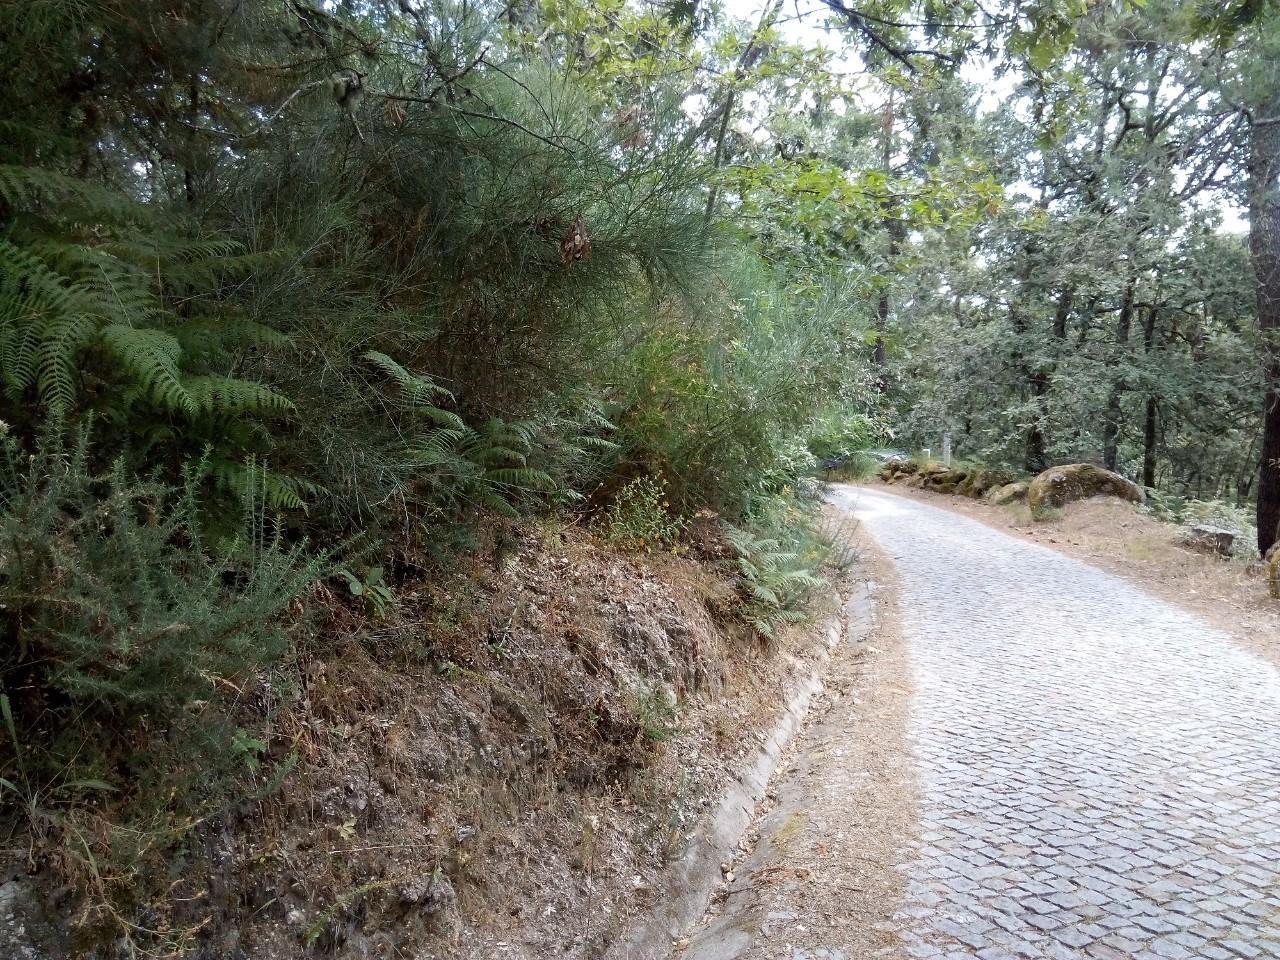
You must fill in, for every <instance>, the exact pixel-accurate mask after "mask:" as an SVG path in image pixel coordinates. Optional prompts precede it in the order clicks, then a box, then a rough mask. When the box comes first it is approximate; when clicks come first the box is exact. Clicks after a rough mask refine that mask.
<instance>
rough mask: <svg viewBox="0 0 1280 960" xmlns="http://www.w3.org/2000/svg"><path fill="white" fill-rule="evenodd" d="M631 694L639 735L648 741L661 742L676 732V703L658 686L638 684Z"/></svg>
mask: <svg viewBox="0 0 1280 960" xmlns="http://www.w3.org/2000/svg"><path fill="white" fill-rule="evenodd" d="M632 696H633V697H634V698H635V704H636V720H637V722H638V723H639V724H640V734H641V736H643V737H644V738H645V739H646V740H648V741H649V742H650V743H661V742H662V741H663V740H667V739H669V738H670V737H671V736H672V735H674V734H675V733H676V731H677V730H678V729H679V728H678V726H677V724H676V704H675V703H674V702H673V701H672V700H670V699H668V697H667V695H666V694H665V693H664V692H663V691H662V690H661V689H660V688H658V687H651V686H645V685H640V686H638V687H636V688H635V689H634V690H633V691H632Z"/></svg>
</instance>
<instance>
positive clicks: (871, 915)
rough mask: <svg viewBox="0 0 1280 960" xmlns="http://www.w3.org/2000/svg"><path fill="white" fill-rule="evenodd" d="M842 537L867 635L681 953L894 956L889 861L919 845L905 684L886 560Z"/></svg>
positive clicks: (836, 662) (897, 884)
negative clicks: (864, 582)
mask: <svg viewBox="0 0 1280 960" xmlns="http://www.w3.org/2000/svg"><path fill="white" fill-rule="evenodd" d="M853 542H854V543H856V545H857V549H858V551H859V554H860V558H861V563H860V565H859V572H860V574H861V575H863V576H866V577H867V578H868V579H869V580H870V581H871V583H872V584H873V585H874V590H873V593H872V596H873V603H874V612H873V627H872V629H871V632H870V633H869V634H868V635H867V638H866V639H865V640H864V641H863V642H862V643H860V644H857V645H856V646H855V647H844V648H838V649H837V650H836V651H835V654H834V657H833V662H832V667H831V670H830V672H829V673H828V675H827V680H826V690H825V693H824V694H823V697H822V700H821V702H820V703H818V704H815V706H814V708H813V710H812V713H811V718H812V719H811V722H810V724H809V726H808V727H807V729H806V730H805V732H804V734H803V735H802V736H801V737H799V738H797V740H796V742H795V745H794V747H793V750H792V755H791V757H790V758H789V761H788V762H787V763H786V764H784V766H783V768H782V772H780V774H779V776H778V780H777V782H776V783H775V784H774V785H773V786H772V787H771V790H770V792H769V794H768V798H767V800H766V802H765V803H764V804H762V806H761V809H760V810H758V811H757V817H756V821H755V823H754V825H753V827H752V828H751V830H750V831H749V832H748V834H747V836H746V838H744V844H743V851H742V854H741V855H740V856H739V857H738V858H737V859H736V860H735V862H733V863H726V864H725V871H726V873H725V877H726V883H725V887H724V889H723V890H722V892H721V895H720V896H719V897H718V898H717V899H716V900H715V901H714V902H713V905H712V909H711V910H710V911H709V912H708V915H707V917H706V918H705V920H704V925H703V927H702V928H701V929H700V930H699V931H698V932H696V933H695V934H694V935H693V936H692V937H691V938H689V940H688V941H687V942H684V943H681V944H679V945H678V947H679V950H678V951H677V956H679V957H680V958H681V960H727V958H733V960H765V958H774V957H779V956H786V957H792V956H795V957H812V958H819V957H830V958H857V960H862V958H871V957H896V956H898V952H897V950H898V947H897V945H896V943H897V941H896V938H895V936H894V935H893V932H892V931H893V929H894V927H895V925H894V923H893V921H892V917H893V914H894V912H895V911H896V910H897V909H898V906H899V904H900V903H901V901H902V897H903V884H904V877H903V874H902V873H901V872H900V871H899V870H898V869H897V866H898V865H899V864H901V863H903V862H906V861H907V860H909V859H910V858H911V852H912V850H913V849H914V848H915V846H916V845H917V843H918V817H917V811H916V803H917V792H918V785H917V783H916V780H915V772H914V771H915V764H914V763H913V762H912V761H911V759H910V748H909V745H908V742H907V718H908V710H909V705H910V699H911V687H910V680H909V672H908V669H907V664H906V652H905V649H904V646H903V643H902V639H901V637H900V636H899V634H898V632H897V629H896V625H895V624H896V620H897V617H896V616H895V615H894V614H893V610H894V607H895V604H896V602H897V599H896V592H895V588H894V585H893V580H892V567H891V565H890V564H889V563H888V561H887V560H886V559H885V558H884V557H883V556H882V555H880V554H879V552H878V550H877V549H876V548H875V547H874V545H873V544H872V543H871V542H870V540H869V539H867V538H865V537H862V536H861V535H858V534H854V535H853Z"/></svg>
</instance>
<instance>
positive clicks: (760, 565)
mask: <svg viewBox="0 0 1280 960" xmlns="http://www.w3.org/2000/svg"><path fill="white" fill-rule="evenodd" d="M724 532H725V537H726V539H728V541H729V543H730V544H731V545H732V546H733V549H734V552H735V553H736V554H737V566H738V573H739V575H740V576H741V578H742V587H743V592H744V606H743V615H744V617H745V619H746V620H747V622H748V623H750V624H751V625H752V626H753V627H754V628H755V629H756V630H757V631H758V632H759V633H760V634H761V635H762V636H764V637H767V638H773V637H774V635H775V633H776V630H777V629H778V627H780V626H781V625H782V624H785V623H795V622H799V621H802V620H804V619H805V617H806V616H807V609H808V605H809V600H810V598H811V597H812V595H813V593H814V592H815V591H816V590H819V589H821V588H822V587H825V586H826V585H827V582H826V580H824V579H823V577H822V576H821V573H820V571H821V569H822V566H823V564H824V563H825V562H826V561H827V560H828V558H829V557H830V543H828V542H827V541H826V540H825V539H824V538H823V537H822V536H821V535H820V533H819V532H818V530H817V528H816V526H815V525H814V521H813V518H812V516H811V514H810V511H809V510H806V509H805V508H804V507H802V506H800V505H798V504H797V502H796V501H795V500H793V499H790V498H787V497H783V496H772V497H768V498H763V499H761V500H760V501H759V502H757V504H756V505H755V507H754V509H753V510H752V512H751V513H750V514H749V515H748V517H747V518H746V520H745V521H744V523H743V525H741V526H735V525H733V524H728V523H726V524H725V525H724Z"/></svg>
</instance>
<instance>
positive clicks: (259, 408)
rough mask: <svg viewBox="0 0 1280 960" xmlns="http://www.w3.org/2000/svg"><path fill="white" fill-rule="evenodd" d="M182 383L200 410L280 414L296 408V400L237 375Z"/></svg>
mask: <svg viewBox="0 0 1280 960" xmlns="http://www.w3.org/2000/svg"><path fill="white" fill-rule="evenodd" d="M183 386H184V387H185V388H186V391H187V393H188V394H189V395H190V396H191V399H192V401H193V402H194V404H195V409H196V411H197V412H199V413H203V414H209V415H215V416H243V415H245V414H258V415H262V416H279V415H281V414H285V413H289V412H291V411H292V410H293V409H294V406H293V401H292V400H290V399H289V398H288V397H286V396H284V395H283V394H280V393H276V391H274V390H272V389H271V388H270V387H267V386H264V385H263V384H261V383H255V382H254V381H252V380H241V379H239V378H237V377H219V376H198V377H187V378H186V379H185V380H183Z"/></svg>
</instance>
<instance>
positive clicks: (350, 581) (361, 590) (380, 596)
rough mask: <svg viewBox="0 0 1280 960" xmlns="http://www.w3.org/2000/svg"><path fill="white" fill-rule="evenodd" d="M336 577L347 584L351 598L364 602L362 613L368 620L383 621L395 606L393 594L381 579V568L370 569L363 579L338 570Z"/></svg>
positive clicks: (348, 571)
mask: <svg viewBox="0 0 1280 960" xmlns="http://www.w3.org/2000/svg"><path fill="white" fill-rule="evenodd" d="M338 576H340V577H342V579H343V580H345V581H346V582H347V589H348V590H350V591H351V595H352V596H353V597H359V598H361V599H362V600H363V601H364V612H365V615H366V616H367V617H369V619H370V620H381V619H383V618H384V617H385V616H386V615H387V614H388V613H389V612H390V611H391V609H392V608H393V607H394V606H395V604H396V598H395V594H393V593H392V592H391V588H390V587H388V586H387V584H386V581H385V580H383V579H382V567H370V568H369V569H368V570H367V571H365V574H364V576H363V577H358V576H356V575H355V574H354V573H352V572H351V571H350V570H339V571H338Z"/></svg>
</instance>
